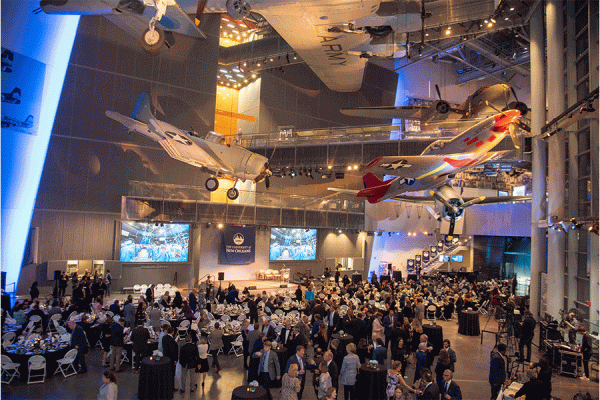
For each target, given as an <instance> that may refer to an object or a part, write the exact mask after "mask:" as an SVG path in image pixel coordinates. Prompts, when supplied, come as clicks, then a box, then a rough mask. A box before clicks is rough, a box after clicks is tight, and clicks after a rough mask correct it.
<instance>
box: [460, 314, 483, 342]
mask: <svg viewBox="0 0 600 400" xmlns="http://www.w3.org/2000/svg"><path fill="white" fill-rule="evenodd" d="M458 333H459V334H461V335H467V336H478V335H479V313H478V312H477V311H463V312H461V313H460V315H459V317H458Z"/></svg>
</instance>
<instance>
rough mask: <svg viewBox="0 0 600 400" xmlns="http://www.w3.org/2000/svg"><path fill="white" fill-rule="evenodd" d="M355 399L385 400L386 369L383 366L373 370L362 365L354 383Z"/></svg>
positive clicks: (366, 365)
mask: <svg viewBox="0 0 600 400" xmlns="http://www.w3.org/2000/svg"><path fill="white" fill-rule="evenodd" d="M355 387H356V390H357V394H358V396H357V398H359V399H361V400H381V399H387V395H386V393H385V390H386V389H387V369H386V367H384V366H383V365H377V366H376V367H375V368H373V367H371V366H369V365H368V364H363V365H361V367H360V370H359V371H358V378H357V381H356V386H355Z"/></svg>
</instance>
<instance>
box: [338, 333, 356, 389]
mask: <svg viewBox="0 0 600 400" xmlns="http://www.w3.org/2000/svg"><path fill="white" fill-rule="evenodd" d="M346 352H347V353H348V354H347V355H346V356H345V357H344V361H343V362H342V367H341V369H340V374H341V375H342V385H344V400H348V398H349V397H351V398H352V400H354V399H356V395H355V394H354V385H355V384H356V375H357V374H358V370H359V368H360V359H359V358H358V356H357V355H356V345H355V344H354V343H348V344H347V345H346Z"/></svg>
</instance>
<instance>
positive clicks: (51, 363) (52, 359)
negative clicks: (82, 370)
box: [2, 346, 87, 381]
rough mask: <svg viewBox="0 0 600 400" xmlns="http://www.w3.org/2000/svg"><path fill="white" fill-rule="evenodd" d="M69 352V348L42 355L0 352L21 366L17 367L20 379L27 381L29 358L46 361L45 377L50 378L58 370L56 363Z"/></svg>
mask: <svg viewBox="0 0 600 400" xmlns="http://www.w3.org/2000/svg"><path fill="white" fill-rule="evenodd" d="M69 350H71V346H67V347H65V348H62V349H59V350H56V351H47V352H46V353H43V354H16V353H8V352H4V351H2V354H4V355H7V356H8V357H9V358H10V359H11V360H12V362H14V363H17V364H21V366H20V367H19V373H20V374H21V378H20V379H21V380H25V381H27V377H28V376H29V365H28V364H27V362H28V361H29V358H31V357H33V356H35V355H40V356H42V357H44V358H45V359H46V376H47V377H51V376H52V375H53V374H54V372H55V371H56V368H58V362H57V361H58V360H60V359H61V358H63V357H64V356H65V354H67V352H68V351H69ZM86 361H87V360H86ZM35 373H36V372H34V375H35Z"/></svg>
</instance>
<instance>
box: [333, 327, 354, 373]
mask: <svg viewBox="0 0 600 400" xmlns="http://www.w3.org/2000/svg"><path fill="white" fill-rule="evenodd" d="M331 338H332V339H339V340H340V348H341V349H342V354H343V355H344V356H346V354H348V353H347V352H346V346H347V345H348V344H349V343H354V336H352V335H349V334H347V333H344V334H343V335H340V334H339V333H336V334H333V335H331ZM341 367H342V366H341V365H340V368H341Z"/></svg>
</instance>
